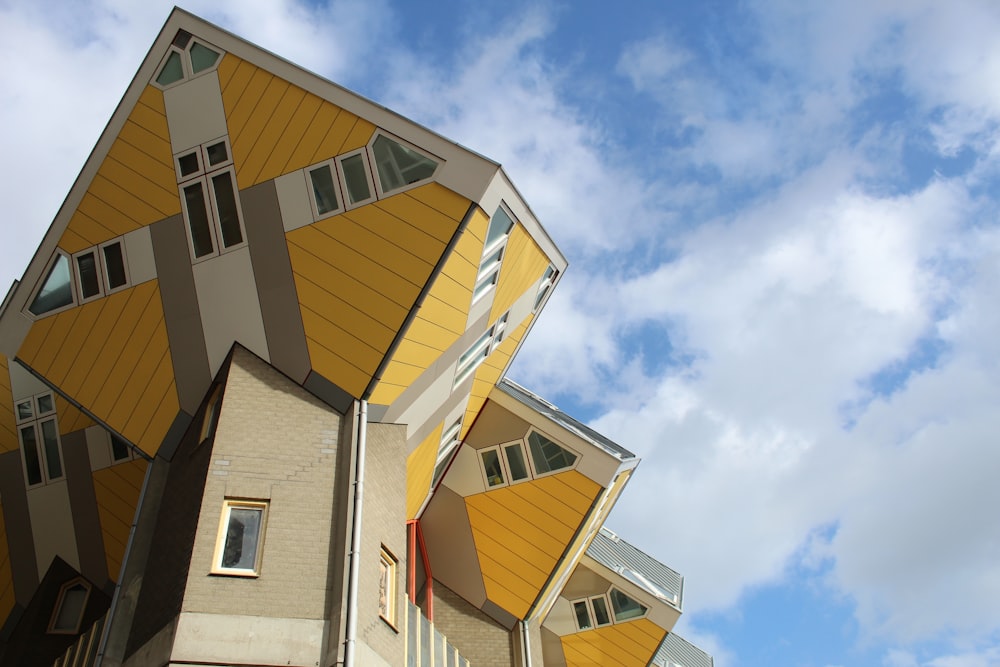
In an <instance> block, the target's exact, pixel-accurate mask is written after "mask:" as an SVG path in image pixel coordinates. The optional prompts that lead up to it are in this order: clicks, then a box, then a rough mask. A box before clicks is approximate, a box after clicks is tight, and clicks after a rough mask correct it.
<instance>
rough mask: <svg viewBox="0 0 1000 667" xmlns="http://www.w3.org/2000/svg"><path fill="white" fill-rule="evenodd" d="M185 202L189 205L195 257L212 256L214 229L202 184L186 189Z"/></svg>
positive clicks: (192, 185)
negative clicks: (211, 224) (209, 219)
mask: <svg viewBox="0 0 1000 667" xmlns="http://www.w3.org/2000/svg"><path fill="white" fill-rule="evenodd" d="M184 201H185V203H186V204H187V212H188V226H189V227H190V228H191V245H192V246H193V247H194V256H195V257H204V256H205V255H211V254H212V253H213V252H214V251H215V246H214V244H213V243H212V228H211V227H210V226H209V225H210V223H209V221H208V209H207V208H206V206H207V202H206V201H205V191H204V189H203V188H202V187H201V182H198V183H192V184H191V185H188V186H186V187H185V188H184Z"/></svg>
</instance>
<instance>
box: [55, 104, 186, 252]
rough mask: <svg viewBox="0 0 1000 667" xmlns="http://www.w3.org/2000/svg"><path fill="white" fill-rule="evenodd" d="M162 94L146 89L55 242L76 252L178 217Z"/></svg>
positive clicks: (179, 208)
mask: <svg viewBox="0 0 1000 667" xmlns="http://www.w3.org/2000/svg"><path fill="white" fill-rule="evenodd" d="M173 164H174V163H173V156H172V154H171V150H170V134H169V131H168V129H167V116H166V110H165V109H164V106H163V93H162V92H160V91H159V90H157V89H156V88H153V87H152V86H148V87H147V88H146V89H145V90H144V91H143V93H142V95H141V97H140V98H139V101H138V103H137V104H136V105H135V108H134V109H133V110H132V113H131V114H130V115H129V117H128V120H127V121H126V122H125V125H124V126H123V127H122V130H121V132H119V133H118V137H116V138H115V141H114V143H113V144H112V145H111V149H110V150H109V151H108V154H107V156H106V157H105V158H104V162H102V163H101V166H100V167H99V168H98V170H97V173H96V174H95V175H94V178H93V180H92V181H91V182H90V185H89V186H88V188H87V192H86V194H85V195H84V196H83V198H82V199H81V200H80V205H79V206H78V207H77V209H76V211H75V212H74V213H73V217H72V218H70V221H69V225H68V227H67V228H66V231H65V232H64V233H63V236H62V238H61V239H60V240H59V247H60V248H62V249H63V250H65V251H66V252H69V253H74V252H78V251H80V250H83V249H85V248H89V247H91V246H94V245H97V244H98V243H102V242H104V241H107V240H109V239H112V238H115V237H116V236H121V235H122V234H125V233H127V232H130V231H133V230H135V229H138V228H139V227H143V226H145V225H149V224H151V223H153V222H157V221H158V220H163V219H164V218H168V217H170V216H172V215H176V214H177V213H180V210H181V204H180V197H179V196H178V193H177V177H176V175H175V172H174V166H173Z"/></svg>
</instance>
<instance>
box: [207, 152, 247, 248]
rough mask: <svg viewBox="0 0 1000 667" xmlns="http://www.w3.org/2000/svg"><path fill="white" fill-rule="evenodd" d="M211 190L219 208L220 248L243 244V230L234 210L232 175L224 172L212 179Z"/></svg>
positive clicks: (234, 197) (234, 198) (234, 194)
mask: <svg viewBox="0 0 1000 667" xmlns="http://www.w3.org/2000/svg"><path fill="white" fill-rule="evenodd" d="M212 188H213V189H214V190H215V204H216V205H217V206H218V207H219V227H220V228H221V229H222V246H223V247H224V248H232V247H233V246H235V245H239V244H241V243H243V230H242V229H240V218H239V212H238V210H237V208H236V206H237V204H236V193H235V190H234V188H233V175H232V174H231V173H230V172H228V171H227V172H224V173H222V174H219V175H217V176H213V177H212Z"/></svg>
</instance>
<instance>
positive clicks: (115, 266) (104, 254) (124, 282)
mask: <svg viewBox="0 0 1000 667" xmlns="http://www.w3.org/2000/svg"><path fill="white" fill-rule="evenodd" d="M101 259H102V260H103V262H104V278H105V285H106V288H107V292H108V294H111V293H113V292H117V291H118V290H120V289H122V288H124V287H128V284H129V277H128V263H127V262H126V261H125V244H124V242H122V241H121V240H117V241H111V242H109V243H105V244H103V245H101Z"/></svg>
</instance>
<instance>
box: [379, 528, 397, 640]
mask: <svg viewBox="0 0 1000 667" xmlns="http://www.w3.org/2000/svg"><path fill="white" fill-rule="evenodd" d="M398 577H399V560H398V559H397V558H396V557H395V556H394V555H393V554H392V552H391V551H389V550H388V549H387V548H386V547H385V545H384V544H383V545H381V548H380V549H379V600H378V615H379V618H381V619H382V620H383V621H385V622H386V623H388V624H389V625H390V626H392V627H393V628H395V627H396V617H397V600H396V598H397V596H398V591H399V588H398V583H399V582H398Z"/></svg>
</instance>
